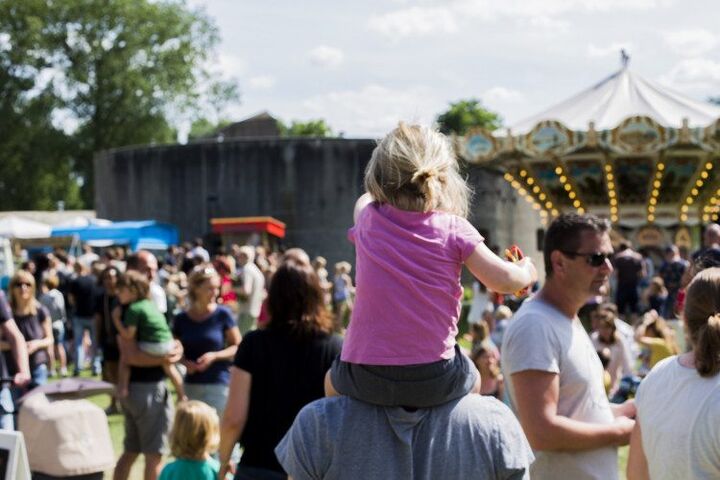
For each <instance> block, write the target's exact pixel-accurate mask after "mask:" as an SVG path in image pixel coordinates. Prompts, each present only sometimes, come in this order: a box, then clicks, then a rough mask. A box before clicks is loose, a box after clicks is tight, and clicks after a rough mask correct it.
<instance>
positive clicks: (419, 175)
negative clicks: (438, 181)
mask: <svg viewBox="0 0 720 480" xmlns="http://www.w3.org/2000/svg"><path fill="white" fill-rule="evenodd" d="M438 173H439V172H438V170H437V169H436V168H434V167H430V168H421V169H419V170H418V171H417V172H415V173H414V174H413V176H412V178H411V179H410V183H425V182H427V181H428V179H430V178H433V177H437V176H438Z"/></svg>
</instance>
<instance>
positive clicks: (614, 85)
mask: <svg viewBox="0 0 720 480" xmlns="http://www.w3.org/2000/svg"><path fill="white" fill-rule="evenodd" d="M635 115H647V116H649V117H650V118H652V119H653V120H655V121H656V122H658V123H659V124H660V125H662V126H664V127H674V128H680V127H681V126H682V121H683V118H687V119H688V120H689V124H690V127H691V128H692V127H707V126H708V125H710V124H711V123H712V122H714V121H715V120H717V118H718V117H720V107H718V106H717V105H713V104H711V103H708V102H706V101H704V100H701V99H692V98H689V97H686V96H685V95H683V94H681V93H678V92H675V91H673V90H670V89H668V88H666V87H664V86H662V85H659V84H657V83H655V82H651V81H649V80H647V79H645V78H643V77H641V76H640V75H638V74H636V73H634V72H631V71H630V70H628V69H627V68H623V69H621V70H619V71H617V72H615V73H613V74H612V75H610V76H609V77H607V78H606V79H604V80H602V81H601V82H600V83H598V84H596V85H593V86H592V87H590V88H588V89H586V90H583V91H582V92H580V93H578V94H576V95H573V96H572V97H570V98H568V99H567V100H565V101H562V102H560V103H558V104H556V105H553V106H552V107H550V108H548V109H547V110H544V111H542V112H540V113H538V114H536V115H533V116H532V117H529V118H526V119H524V120H521V121H519V122H517V123H515V124H514V125H511V126H510V128H511V130H512V133H513V134H514V135H518V134H524V133H528V132H529V131H530V130H532V129H533V127H535V125H537V124H538V122H540V121H542V120H558V121H560V122H561V123H563V124H564V125H565V126H566V127H568V128H570V129H571V130H587V129H588V125H589V123H590V122H595V129H596V130H598V131H600V130H606V129H612V128H615V127H617V126H618V125H619V124H620V123H621V122H622V121H623V120H625V119H627V118H628V117H631V116H635Z"/></svg>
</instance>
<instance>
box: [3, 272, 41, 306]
mask: <svg viewBox="0 0 720 480" xmlns="http://www.w3.org/2000/svg"><path fill="white" fill-rule="evenodd" d="M21 283H29V284H30V298H31V300H30V305H29V306H28V309H27V311H28V312H29V313H30V314H31V315H35V314H37V311H38V302H37V300H35V277H33V275H32V273H30V272H28V271H27V270H18V271H17V272H15V275H13V276H12V278H11V279H10V283H9V284H8V288H9V289H10V308H11V309H12V311H13V313H15V312H17V311H18V308H20V305H18V303H17V300H16V299H15V292H14V291H13V290H14V289H15V286H16V285H19V284H21Z"/></svg>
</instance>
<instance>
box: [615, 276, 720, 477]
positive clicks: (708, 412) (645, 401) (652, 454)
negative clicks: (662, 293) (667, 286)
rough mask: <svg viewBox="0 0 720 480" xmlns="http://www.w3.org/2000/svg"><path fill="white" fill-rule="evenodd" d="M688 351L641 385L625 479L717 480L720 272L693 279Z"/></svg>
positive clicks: (689, 298) (719, 464)
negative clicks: (710, 479) (708, 479)
mask: <svg viewBox="0 0 720 480" xmlns="http://www.w3.org/2000/svg"><path fill="white" fill-rule="evenodd" d="M683 321H684V323H685V331H686V333H687V336H688V339H689V340H690V343H691V345H692V350H691V351H690V352H688V353H684V354H682V355H678V356H673V357H670V358H666V359H665V360H662V361H661V362H660V363H658V364H657V365H656V366H655V368H653V370H652V371H651V372H650V373H649V374H648V376H647V377H646V378H645V379H644V380H643V382H642V383H641V384H640V387H639V389H638V392H637V396H636V397H635V402H636V405H637V418H638V421H637V422H636V423H635V429H634V430H633V433H632V436H631V438H630V455H629V458H628V472H627V473H628V479H630V480H634V479H648V478H653V479H673V480H674V479H680V478H682V479H688V480H690V479H706V478H720V429H718V424H719V423H720V268H709V269H707V270H703V271H701V272H700V273H698V274H697V276H695V278H694V279H693V280H692V281H691V282H690V285H689V286H688V287H687V296H686V300H685V309H684V311H683Z"/></svg>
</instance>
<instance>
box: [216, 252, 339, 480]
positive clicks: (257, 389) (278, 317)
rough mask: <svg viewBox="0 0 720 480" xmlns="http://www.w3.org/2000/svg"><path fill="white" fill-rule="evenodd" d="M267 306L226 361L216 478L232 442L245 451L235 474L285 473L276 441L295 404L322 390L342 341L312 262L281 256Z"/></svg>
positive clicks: (321, 393) (280, 475) (246, 476)
mask: <svg viewBox="0 0 720 480" xmlns="http://www.w3.org/2000/svg"><path fill="white" fill-rule="evenodd" d="M268 310H269V313H270V322H269V323H268V325H267V327H266V328H264V329H262V330H254V331H252V332H250V333H248V334H247V335H246V336H245V337H244V338H243V340H242V343H241V344H240V347H239V348H238V351H237V355H236V356H235V362H234V366H233V367H232V368H231V378H230V394H229V398H228V402H227V407H226V409H225V415H224V416H223V419H222V422H221V429H220V430H221V440H220V451H219V453H220V465H221V472H220V476H219V477H218V478H225V477H224V475H225V473H226V472H227V471H228V469H229V468H230V465H229V461H230V454H231V452H232V449H233V446H234V444H235V442H237V441H239V442H240V444H241V445H242V447H243V448H244V453H243V456H242V459H241V460H240V463H239V464H238V466H237V473H236V476H235V479H236V480H244V479H256V480H258V479H259V480H262V479H281V478H282V479H285V478H287V474H286V473H285V472H284V471H283V469H282V467H281V466H280V464H279V463H278V461H277V459H276V458H275V453H274V449H275V446H276V445H277V444H278V442H279V441H280V440H281V439H282V437H283V436H284V435H285V433H286V432H287V430H288V429H289V428H290V425H292V422H293V419H294V418H295V415H297V413H298V412H299V411H300V409H301V408H302V407H303V406H305V405H306V404H308V403H310V402H312V401H313V400H317V399H319V398H321V397H323V396H324V390H323V379H324V377H325V372H327V370H328V369H329V368H330V365H332V362H333V359H334V358H335V357H336V356H337V355H339V354H340V350H341V348H342V340H341V338H340V337H339V336H338V335H334V334H333V333H332V330H333V321H332V317H331V316H330V314H329V312H328V311H327V309H326V308H325V303H324V301H323V290H322V288H321V286H320V282H319V280H318V277H317V275H316V274H315V272H314V270H313V268H312V266H310V265H309V263H307V264H306V263H305V262H298V261H297V260H296V259H295V258H286V259H285V261H284V263H283V264H281V265H280V267H279V268H278V269H277V271H276V272H275V275H274V276H273V278H272V282H271V283H270V291H269V295H268Z"/></svg>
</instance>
